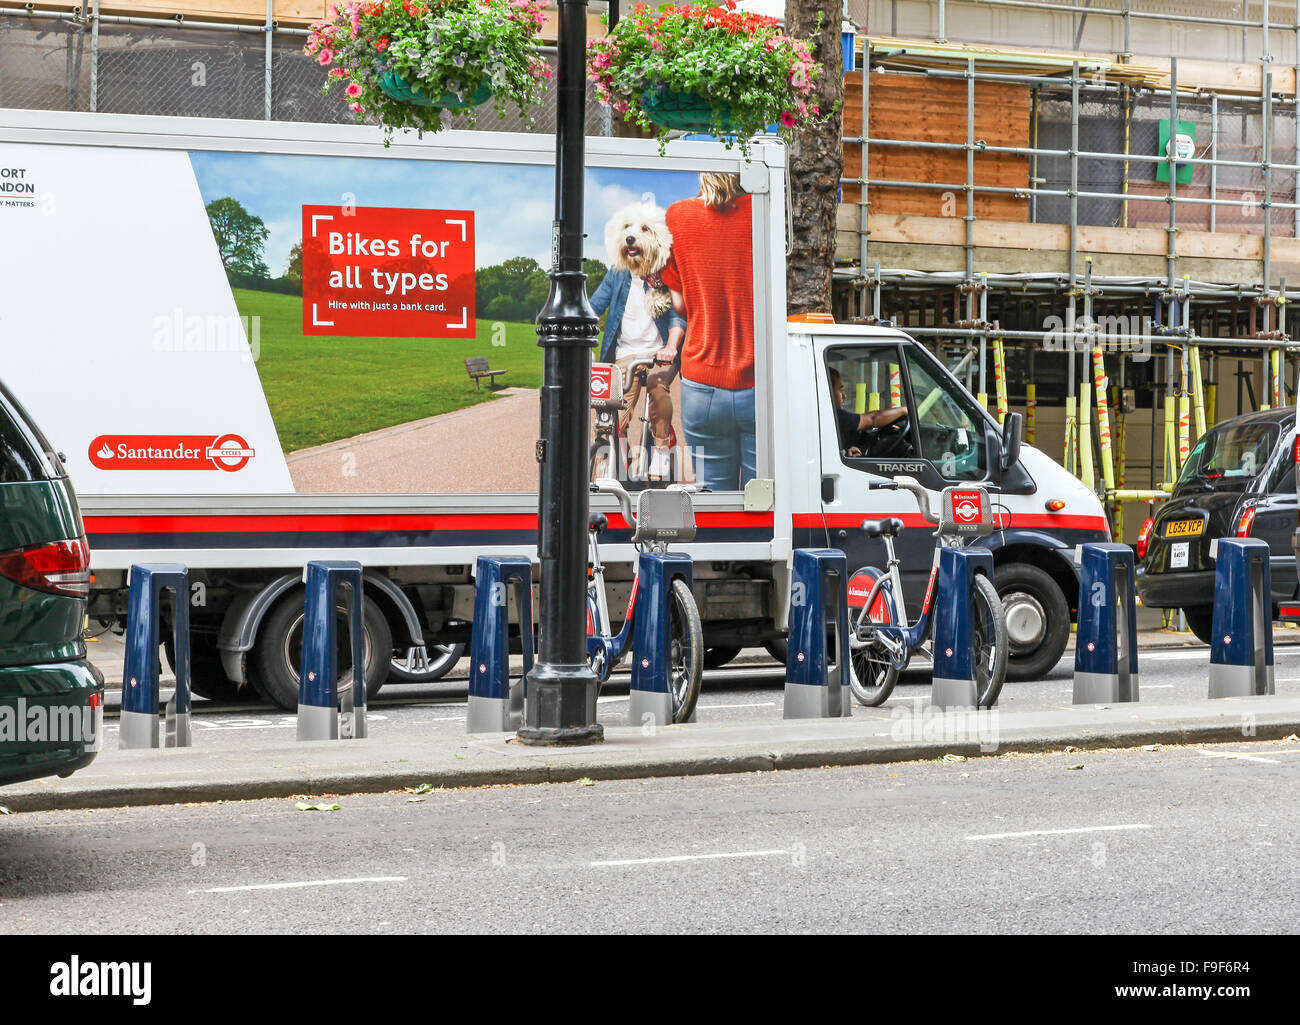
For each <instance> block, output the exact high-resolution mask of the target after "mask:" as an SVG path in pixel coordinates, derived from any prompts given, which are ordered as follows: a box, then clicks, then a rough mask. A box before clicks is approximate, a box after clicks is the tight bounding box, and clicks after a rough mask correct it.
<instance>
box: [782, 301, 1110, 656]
mask: <svg viewBox="0 0 1300 1025" xmlns="http://www.w3.org/2000/svg"><path fill="white" fill-rule="evenodd" d="M788 334H789V339H790V344H789V346H788V347H787V351H788V354H789V366H788V372H789V380H790V381H792V382H793V381H801V382H805V383H804V385H803V390H804V391H805V392H806V394H807V395H808V398H809V401H808V402H806V403H800V404H795V403H792V407H796V406H797V407H798V408H801V409H802V410H803V412H802V414H800V415H799V416H798V417H797V418H796V417H795V416H794V415H793V414H792V416H791V431H790V438H791V459H792V463H793V464H794V465H793V466H792V469H794V470H795V472H796V473H798V472H800V471H802V473H803V475H804V477H805V482H804V486H803V488H797V489H795V490H796V493H800V492H802V493H803V494H805V495H808V496H809V497H810V499H812V500H809V501H805V503H804V507H803V508H797V509H796V510H795V511H794V523H793V527H794V530H793V539H792V540H793V544H794V546H795V547H806V546H807V547H823V546H826V547H834V548H840V549H842V550H843V551H844V552H845V554H846V556H847V557H848V561H849V569H850V571H853V570H856V569H857V568H859V567H861V566H864V565H882V564H883V560H884V549H883V545H882V543H881V542H880V541H879V540H878V539H869V538H867V537H866V536H865V535H864V534H863V532H862V530H861V524H862V521H863V520H864V519H866V518H879V517H881V516H898V517H899V518H900V519H902V520H903V523H904V530H903V531H902V533H901V534H900V535H899V537H898V540H897V550H898V554H899V556H900V557H901V559H902V561H903V582H904V592H905V598H906V600H907V601H908V603H909V605H911V604H912V603H915V604H916V605H917V606H918V607H919V604H920V602H921V599H922V597H923V595H924V591H925V583H926V579H927V577H928V574H929V570H930V560H931V550H932V549H933V546H934V539H933V535H932V532H931V528H930V526H929V525H928V524H927V523H925V521H924V520H923V519H922V518H921V516H920V514H919V511H918V510H917V508H916V503H915V500H914V499H913V498H912V497H911V496H910V495H908V494H907V493H905V492H891V491H868V486H867V485H868V481H869V480H870V479H872V478H873V477H876V476H884V477H897V476H908V477H914V478H916V479H917V480H918V481H919V482H920V483H921V484H923V485H924V486H925V487H927V488H928V489H930V490H932V491H933V492H934V495H935V498H934V499H932V501H937V498H938V495H939V493H940V492H941V491H942V490H943V488H945V487H948V486H950V485H957V484H974V483H978V484H981V485H983V486H985V487H987V488H988V489H989V490H990V492H991V493H992V498H993V503H994V513H995V517H996V522H997V525H998V528H999V529H998V530H997V531H995V532H994V533H993V534H992V535H991V536H990V537H989V538H988V539H987V542H986V543H987V545H988V547H989V549H990V550H991V551H992V552H993V557H994V564H995V567H996V574H995V583H996V585H997V587H998V592H999V594H1000V595H1001V596H1002V599H1003V603H1004V605H1005V607H1006V611H1007V621H1008V630H1009V633H1010V640H1011V658H1010V670H1009V676H1010V678H1012V679H1028V678H1033V677H1037V676H1041V675H1043V674H1044V673H1046V672H1048V671H1050V670H1051V668H1052V667H1053V666H1055V665H1056V663H1057V662H1058V661H1059V659H1060V657H1061V654H1062V652H1063V651H1064V650H1065V644H1066V641H1067V640H1068V639H1069V633H1070V620H1071V618H1072V613H1073V611H1074V610H1075V609H1076V606H1077V599H1078V575H1077V572H1076V570H1075V568H1074V549H1075V546H1076V545H1078V544H1082V543H1085V542H1090V541H1105V540H1109V530H1108V527H1107V522H1106V518H1105V514H1104V511H1103V509H1102V506H1101V503H1100V502H1099V501H1098V499H1097V497H1096V495H1094V494H1093V493H1092V492H1091V491H1089V490H1088V489H1087V488H1086V487H1085V486H1084V485H1083V484H1082V483H1081V482H1080V481H1079V480H1077V479H1076V478H1075V477H1073V476H1072V475H1070V474H1069V473H1068V472H1066V471H1065V470H1064V469H1063V468H1062V467H1061V466H1059V465H1058V464H1056V463H1055V462H1053V461H1052V460H1051V459H1049V458H1048V457H1047V456H1046V455H1044V454H1043V453H1042V452H1039V451H1038V450H1037V449H1034V448H1031V447H1029V446H1023V445H1021V444H1020V439H1019V418H1018V417H1017V416H1015V414H1013V415H1012V416H1011V417H1009V418H1008V424H1007V429H1006V430H1004V428H1003V427H1002V426H999V424H998V422H997V420H996V419H995V418H994V417H993V416H991V415H990V414H989V413H988V412H987V411H986V410H985V409H984V408H983V407H982V406H980V404H979V403H978V402H977V401H976V399H975V398H974V396H972V395H971V394H970V393H969V392H968V391H967V390H966V389H965V388H964V387H963V386H962V384H961V383H960V382H959V381H958V380H957V379H956V378H955V377H954V376H953V375H952V374H951V373H950V372H949V371H948V369H947V368H946V367H945V366H944V365H943V363H942V362H941V361H940V360H939V359H938V358H937V357H935V356H934V355H933V354H932V353H931V352H930V351H929V350H927V349H926V348H925V347H924V346H923V345H921V344H920V343H918V342H917V341H915V340H914V339H912V338H911V337H909V336H908V335H907V334H905V333H904V332H902V331H899V330H894V329H889V328H864V327H858V326H832V325H812V324H809V325H804V324H790V325H788ZM838 396H843V405H839V404H838V403H837V397H838ZM899 407H903V409H905V413H903V414H901V415H895V416H892V417H891V416H881V415H879V414H882V413H887V412H888V411H889V410H892V409H898V408H899ZM873 413H874V414H877V415H875V416H871V415H866V416H864V414H873Z"/></svg>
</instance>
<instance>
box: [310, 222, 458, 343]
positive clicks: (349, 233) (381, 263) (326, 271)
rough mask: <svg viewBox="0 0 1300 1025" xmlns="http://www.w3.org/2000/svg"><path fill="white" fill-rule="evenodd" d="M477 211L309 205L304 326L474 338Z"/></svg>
mask: <svg viewBox="0 0 1300 1025" xmlns="http://www.w3.org/2000/svg"><path fill="white" fill-rule="evenodd" d="M476 330H477V327H476V324H475V322H474V211H472V210H406V209H401V208H398V207H378V206H369V207H366V206H361V207H354V206H304V207H303V208H302V333H303V334H304V335H339V336H344V337H348V338H473V337H474V336H475V332H476Z"/></svg>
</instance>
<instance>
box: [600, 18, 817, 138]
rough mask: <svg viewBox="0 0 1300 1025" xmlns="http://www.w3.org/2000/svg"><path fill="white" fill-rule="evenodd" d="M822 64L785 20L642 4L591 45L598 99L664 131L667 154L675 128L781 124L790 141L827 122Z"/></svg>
mask: <svg viewBox="0 0 1300 1025" xmlns="http://www.w3.org/2000/svg"><path fill="white" fill-rule="evenodd" d="M821 72H822V66H821V65H820V64H819V63H817V62H816V61H814V60H813V58H812V43H811V41H810V40H806V39H796V38H794V37H792V36H788V35H786V34H785V33H784V32H783V31H782V30H781V26H780V25H779V24H778V22H777V21H776V19H775V18H768V17H764V16H763V15H761V14H752V13H749V12H746V11H739V10H737V9H736V2H735V0H726V6H725V7H705V6H701V5H695V4H681V5H678V6H674V5H671V4H669V5H667V6H665V7H661V8H659V9H657V10H652V9H651V8H649V7H647V6H646V5H645V4H637V5H636V6H635V7H633V8H632V12H631V14H630V15H628V16H627V17H625V18H623V19H622V20H621V21H619V23H618V25H617V26H615V28H614V29H613V31H611V32H609V33H608V34H606V35H605V36H604V37H603V38H601V39H594V40H592V41H591V42H590V43H588V44H587V73H588V77H589V78H590V79H591V81H592V82H593V83H594V84H595V93H596V98H597V99H599V100H600V101H601V102H602V103H605V104H607V105H609V106H612V107H613V108H614V109H615V110H616V111H618V112H619V113H623V114H626V115H627V117H628V119H629V120H630V121H633V122H635V123H636V124H639V125H641V126H642V127H644V128H647V129H650V130H651V131H654V132H655V134H656V136H657V137H658V139H659V147H660V152H662V151H663V149H664V146H665V144H666V142H667V140H668V133H669V131H671V130H673V129H685V130H687V131H707V132H710V133H712V134H714V135H718V136H721V137H723V139H724V141H725V142H726V144H727V145H728V146H730V145H732V139H731V137H732V136H734V137H735V141H736V142H738V143H739V144H740V148H741V150H742V151H744V152H745V153H746V154H747V153H748V150H749V137H750V136H751V135H758V134H761V133H763V132H765V131H766V130H767V127H768V126H769V125H772V124H776V125H778V131H780V132H781V133H782V134H784V135H786V136H787V137H788V136H789V135H790V133H791V132H792V131H793V129H795V128H796V127H799V126H801V125H807V124H818V123H820V122H822V121H824V120H826V115H825V114H823V112H822V111H821V109H820V108H819V107H818V106H817V105H816V103H814V102H813V101H814V100H815V99H816V93H817V80H818V77H819V76H820V75H821Z"/></svg>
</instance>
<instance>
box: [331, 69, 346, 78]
mask: <svg viewBox="0 0 1300 1025" xmlns="http://www.w3.org/2000/svg"><path fill="white" fill-rule="evenodd" d="M347 77H348V73H347V72H346V71H344V70H343V69H342V68H330V78H347Z"/></svg>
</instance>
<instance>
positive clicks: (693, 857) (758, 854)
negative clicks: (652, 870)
mask: <svg viewBox="0 0 1300 1025" xmlns="http://www.w3.org/2000/svg"><path fill="white" fill-rule="evenodd" d="M789 853H790V852H789V851H734V852H728V853H726V854H677V855H674V856H673V857H670V858H624V859H622V860H620V861H593V862H592V863H591V867H592V868H606V867H609V866H611V865H662V864H665V863H667V862H670V861H712V860H714V859H716V858H770V857H772V856H773V855H777V854H789Z"/></svg>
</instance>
